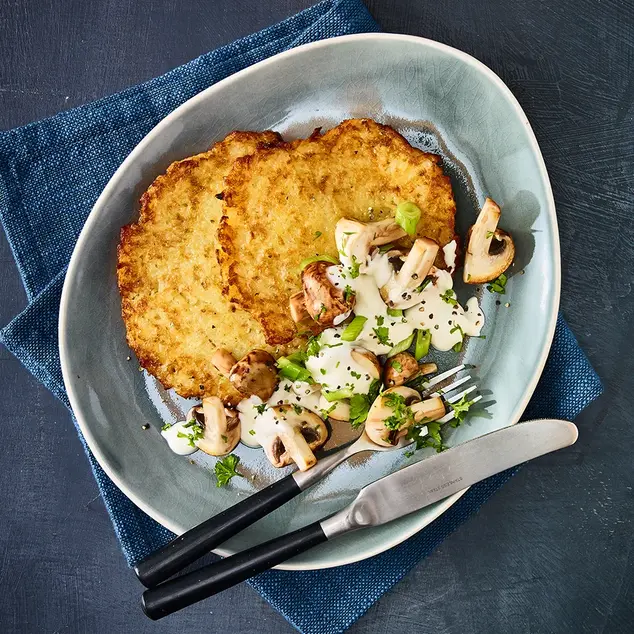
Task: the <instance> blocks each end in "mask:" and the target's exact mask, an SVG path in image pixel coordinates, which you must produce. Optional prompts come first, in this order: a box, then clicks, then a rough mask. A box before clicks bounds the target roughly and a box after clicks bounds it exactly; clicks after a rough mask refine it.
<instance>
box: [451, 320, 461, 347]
mask: <svg viewBox="0 0 634 634" xmlns="http://www.w3.org/2000/svg"><path fill="white" fill-rule="evenodd" d="M456 330H459V331H460V341H459V342H458V343H457V344H455V345H454V346H453V348H452V350H453V351H454V352H460V351H461V350H462V344H463V342H464V330H462V328H461V327H460V324H456V325H455V326H454V327H453V328H452V329H451V330H450V331H449V334H450V335H452V334H453V333H454V332H456Z"/></svg>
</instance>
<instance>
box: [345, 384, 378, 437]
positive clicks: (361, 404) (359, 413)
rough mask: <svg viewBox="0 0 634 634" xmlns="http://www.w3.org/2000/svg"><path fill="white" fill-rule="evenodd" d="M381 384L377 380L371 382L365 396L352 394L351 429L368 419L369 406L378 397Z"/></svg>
mask: <svg viewBox="0 0 634 634" xmlns="http://www.w3.org/2000/svg"><path fill="white" fill-rule="evenodd" d="M380 390H381V382H380V381H379V380H378V379H375V380H374V381H372V384H371V385H370V390H369V391H368V393H367V394H354V395H353V396H352V398H351V399H350V425H352V428H353V429H356V428H357V427H359V425H362V424H363V423H365V421H366V419H367V418H368V412H369V411H370V406H371V405H372V403H374V400H375V399H376V397H377V396H378V395H379V392H380Z"/></svg>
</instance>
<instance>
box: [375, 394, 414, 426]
mask: <svg viewBox="0 0 634 634" xmlns="http://www.w3.org/2000/svg"><path fill="white" fill-rule="evenodd" d="M383 402H384V403H385V405H387V406H388V407H389V408H390V409H391V410H392V412H393V413H392V415H391V416H388V417H387V418H386V419H385V420H384V421H383V424H384V425H385V427H387V429H401V428H402V427H405V426H407V425H409V424H410V423H412V422H413V421H414V414H413V413H412V410H411V408H410V407H409V406H408V405H407V404H406V403H405V397H404V396H401V395H400V394H397V393H396V392H388V393H387V394H384V395H383Z"/></svg>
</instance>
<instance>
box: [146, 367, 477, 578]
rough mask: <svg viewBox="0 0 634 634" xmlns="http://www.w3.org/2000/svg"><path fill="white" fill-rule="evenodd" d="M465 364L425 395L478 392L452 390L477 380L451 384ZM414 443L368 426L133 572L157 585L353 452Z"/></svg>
mask: <svg viewBox="0 0 634 634" xmlns="http://www.w3.org/2000/svg"><path fill="white" fill-rule="evenodd" d="M465 369H467V366H466V365H464V364H461V365H458V366H456V367H454V368H451V369H450V370H447V371H445V372H442V373H441V374H438V375H436V376H435V377H433V378H431V379H429V380H427V381H423V382H422V383H421V387H422V390H421V400H426V399H428V398H433V397H436V396H440V397H442V399H443V401H444V402H445V403H446V404H448V405H451V404H452V403H456V402H458V401H459V400H460V399H462V398H463V397H464V396H466V395H468V394H471V393H473V392H474V391H476V390H477V386H476V385H471V386H470V387H468V388H466V389H463V390H462V391H460V392H457V393H454V394H452V392H455V390H457V389H458V388H459V387H462V386H464V385H465V384H466V383H467V382H468V381H470V380H471V379H472V377H471V375H469V374H467V375H466V376H463V377H461V378H459V379H457V380H455V381H454V382H453V383H450V379H452V377H455V375H456V374H458V373H459V372H461V371H462V370H465ZM450 394H451V395H450ZM481 398H482V396H481V395H479V394H478V395H476V396H474V397H473V398H472V399H471V402H472V403H475V402H477V401H479V400H480V399H481ZM454 417H455V412H454V410H453V409H451V408H450V411H449V412H447V413H446V414H445V415H444V416H443V417H442V418H440V419H438V420H437V421H436V422H438V423H446V422H448V421H450V420H452V419H453V418H454ZM412 442H413V440H412V439H408V438H407V437H403V438H401V439H400V440H399V441H398V442H397V443H396V444H395V445H393V446H390V447H382V446H379V445H377V444H375V443H374V442H372V441H371V440H370V438H369V437H368V435H367V433H366V432H365V430H364V431H363V432H362V433H361V435H360V436H359V437H358V438H357V440H355V441H354V442H352V443H351V444H348V445H345V446H343V447H341V448H339V449H337V450H335V451H334V452H332V453H330V454H328V455H327V456H324V457H323V458H321V459H320V460H319V461H318V462H317V464H315V465H314V466H313V467H311V468H310V469H308V470H307V471H295V472H293V473H291V474H289V475H288V476H286V477H285V478H282V479H281V480H278V481H277V482H274V483H273V484H271V485H269V486H268V487H266V488H264V489H262V490H261V491H258V492H257V493H255V494H254V495H251V496H249V497H248V498H246V499H245V500H242V501H241V502H238V504H235V505H234V506H231V507H229V508H228V509H225V510H224V511H222V512H221V513H219V514H218V515H215V516H214V517H211V518H210V519H208V520H205V521H204V522H202V523H201V524H198V526H195V527H194V528H191V529H190V530H188V531H186V532H185V533H183V534H182V535H179V536H178V537H176V538H175V539H173V540H172V541H171V542H169V543H168V544H166V545H165V546H163V547H162V548H160V549H159V550H157V551H155V552H153V553H152V554H150V555H149V556H148V557H146V558H145V559H144V560H143V561H141V562H139V563H138V564H137V565H136V566H135V568H134V572H135V573H136V576H137V577H138V579H139V581H141V583H142V584H143V585H144V586H146V587H148V588H151V587H154V586H155V585H157V584H159V583H161V582H162V581H165V580H166V579H168V578H169V577H171V576H172V575H174V574H176V573H177V572H179V571H180V570H182V569H183V568H185V567H186V566H188V565H189V564H190V563H192V562H194V561H195V560H197V559H199V558H200V557H202V556H203V555H205V554H207V553H208V552H209V551H211V550H213V549H214V548H215V547H216V546H218V545H219V544H222V543H223V542H224V541H226V540H228V539H229V538H230V537H233V536H234V535H235V534H236V533H239V532H240V531H242V530H244V529H245V528H246V527H247V526H250V525H251V524H253V523H255V522H256V521H257V520H259V519H261V518H263V517H264V516H266V515H268V514H269V513H271V512H272V511H274V510H275V509H277V508H279V507H280V506H283V505H284V504H286V502H288V501H289V500H292V499H293V498H294V497H296V496H297V495H299V494H300V493H301V492H302V491H305V490H306V489H308V488H309V487H311V486H312V485H313V484H315V483H316V482H319V481H320V480H321V479H322V478H324V477H325V476H326V475H328V474H329V473H330V472H331V471H332V470H333V469H335V468H336V467H337V466H339V465H340V464H341V463H343V462H345V461H346V460H348V459H349V458H351V457H352V456H354V455H356V454H358V453H362V452H364V451H379V452H382V451H392V450H394V449H400V448H403V447H406V446H407V445H409V444H411V443H412Z"/></svg>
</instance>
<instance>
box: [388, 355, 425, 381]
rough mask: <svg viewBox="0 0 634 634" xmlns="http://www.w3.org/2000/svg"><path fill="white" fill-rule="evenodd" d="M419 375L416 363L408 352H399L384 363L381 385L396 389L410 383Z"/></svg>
mask: <svg viewBox="0 0 634 634" xmlns="http://www.w3.org/2000/svg"><path fill="white" fill-rule="evenodd" d="M419 374H420V366H419V365H418V361H416V359H415V358H414V357H413V356H412V355H411V354H410V353H409V352H399V353H398V354H395V355H394V356H393V357H390V358H389V359H388V360H387V361H386V362H385V366H384V367H383V383H385V385H387V386H388V387H396V386H399V385H403V383H407V382H408V381H411V380H412V379H414V378H416V377H417V376H418V375H419Z"/></svg>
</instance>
